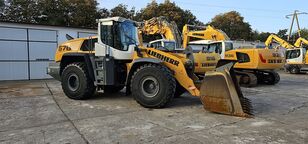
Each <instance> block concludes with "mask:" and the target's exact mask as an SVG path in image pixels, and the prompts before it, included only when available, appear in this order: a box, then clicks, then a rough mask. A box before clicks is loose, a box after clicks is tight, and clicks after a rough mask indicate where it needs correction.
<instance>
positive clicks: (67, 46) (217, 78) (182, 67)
mask: <svg viewBox="0 0 308 144" xmlns="http://www.w3.org/2000/svg"><path fill="white" fill-rule="evenodd" d="M97 22H98V36H97V37H88V38H78V39H70V40H68V41H66V42H64V43H62V44H60V45H59V46H58V48H57V50H56V54H55V61H54V62H52V63H50V64H49V66H48V68H47V72H48V74H49V75H51V76H52V77H54V78H55V79H57V80H59V81H60V82H61V86H62V89H63V91H64V93H65V95H66V96H67V97H69V98H71V99H75V100H82V99H88V98H90V97H91V96H92V95H93V94H94V93H95V92H104V93H111V92H117V91H120V90H122V89H123V88H124V87H126V93H127V94H131V95H132V96H133V97H134V99H135V100H136V102H137V103H139V104H140V105H141V106H143V107H146V108H162V107H165V106H167V105H168V104H169V103H170V102H171V101H172V99H173V97H174V95H175V90H176V86H177V85H176V84H177V83H178V84H179V85H180V86H181V87H183V88H185V90H186V91H188V92H189V93H190V94H191V95H192V96H196V97H200V100H201V102H202V104H203V105H204V108H205V109H206V110H209V111H212V112H215V113H221V114H227V115H233V116H241V117H251V116H252V109H251V103H250V101H249V99H247V98H245V97H244V96H243V94H242V92H241V89H240V87H239V85H238V83H237V79H236V78H235V75H234V70H233V65H234V64H235V61H233V60H220V61H219V62H218V64H217V66H216V69H215V70H213V71H209V72H207V73H205V74H204V78H203V79H202V80H201V79H198V77H196V76H195V75H194V72H193V69H192V70H191V67H192V65H194V63H193V55H192V54H191V52H190V53H189V52H187V53H184V54H183V55H178V54H176V53H170V52H168V51H167V50H165V49H156V48H150V47H142V46H139V39H138V30H137V23H136V22H135V21H132V20H130V19H125V18H122V17H111V18H105V19H99V20H97ZM236 55H237V56H238V57H241V55H242V53H236Z"/></svg>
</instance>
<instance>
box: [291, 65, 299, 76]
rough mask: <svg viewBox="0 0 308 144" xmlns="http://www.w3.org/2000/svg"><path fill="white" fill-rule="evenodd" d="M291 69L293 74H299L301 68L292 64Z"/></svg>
mask: <svg viewBox="0 0 308 144" xmlns="http://www.w3.org/2000/svg"><path fill="white" fill-rule="evenodd" d="M289 71H290V73H291V74H299V72H300V69H299V68H298V67H297V66H291V67H290V70H289Z"/></svg>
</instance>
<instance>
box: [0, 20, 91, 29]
mask: <svg viewBox="0 0 308 144" xmlns="http://www.w3.org/2000/svg"><path fill="white" fill-rule="evenodd" d="M0 23H11V24H25V25H36V26H52V27H62V28H78V29H89V30H96V28H88V27H78V26H60V25H51V24H38V23H27V22H11V21H1V20H0Z"/></svg>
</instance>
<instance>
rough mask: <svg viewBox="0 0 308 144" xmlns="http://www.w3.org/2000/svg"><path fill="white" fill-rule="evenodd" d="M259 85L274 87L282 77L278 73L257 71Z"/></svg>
mask: <svg viewBox="0 0 308 144" xmlns="http://www.w3.org/2000/svg"><path fill="white" fill-rule="evenodd" d="M256 75H257V77H258V83H259V84H268V85H274V84H277V83H278V82H279V81H280V76H279V74H278V73H277V72H275V71H272V70H258V71H256Z"/></svg>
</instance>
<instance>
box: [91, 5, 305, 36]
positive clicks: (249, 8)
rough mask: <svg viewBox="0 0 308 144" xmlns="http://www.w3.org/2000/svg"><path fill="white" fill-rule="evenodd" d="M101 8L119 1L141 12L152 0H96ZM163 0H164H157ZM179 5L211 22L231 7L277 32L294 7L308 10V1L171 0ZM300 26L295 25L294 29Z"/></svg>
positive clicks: (254, 26) (253, 22) (301, 17)
mask: <svg viewBox="0 0 308 144" xmlns="http://www.w3.org/2000/svg"><path fill="white" fill-rule="evenodd" d="M97 1H98V2H99V7H100V8H102V7H104V8H107V9H112V8H113V7H115V6H117V5H118V4H121V3H122V4H125V5H127V6H128V8H129V9H130V8H132V7H135V9H136V10H137V11H138V10H140V9H141V8H144V7H146V5H147V4H148V3H150V2H151V0H97ZM156 2H157V3H162V2H164V0H156ZM171 2H175V3H176V4H177V5H178V6H179V7H181V8H182V9H185V10H190V11H191V12H192V13H193V14H194V15H195V16H196V17H197V19H198V20H200V21H202V22H203V23H207V22H209V21H210V20H211V19H212V18H213V17H214V16H215V15H217V14H220V13H225V12H229V11H232V10H235V11H238V12H240V14H241V15H242V16H243V17H244V21H246V22H249V24H250V25H251V27H252V29H253V30H258V31H259V32H271V33H276V32H278V31H279V30H280V29H289V28H290V25H291V20H292V18H289V19H287V18H286V17H285V16H286V15H288V14H292V13H294V10H299V11H301V12H307V13H308V0H254V1H252V0H211V1H209V0H171ZM299 22H300V27H301V28H304V27H306V28H308V14H306V15H299ZM294 29H295V30H296V29H297V27H294V28H293V30H294Z"/></svg>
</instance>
